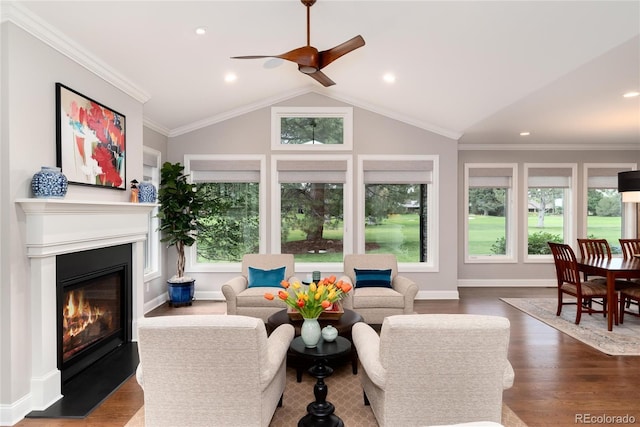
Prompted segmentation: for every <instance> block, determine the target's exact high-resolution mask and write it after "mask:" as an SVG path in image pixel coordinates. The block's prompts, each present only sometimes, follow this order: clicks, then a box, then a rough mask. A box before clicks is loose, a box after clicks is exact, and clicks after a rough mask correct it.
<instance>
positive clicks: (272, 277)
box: [248, 266, 287, 288]
mask: <svg viewBox="0 0 640 427" xmlns="http://www.w3.org/2000/svg"><path fill="white" fill-rule="evenodd" d="M286 269H287V267H286V266H282V267H278V268H274V269H271V270H262V269H260V268H255V267H249V277H248V281H249V284H248V287H249V288H261V287H270V288H275V287H280V282H282V281H283V280H284V273H285V270H286Z"/></svg>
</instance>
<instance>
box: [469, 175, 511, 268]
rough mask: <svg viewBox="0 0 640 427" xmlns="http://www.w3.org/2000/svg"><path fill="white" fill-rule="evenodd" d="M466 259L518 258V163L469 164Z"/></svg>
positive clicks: (471, 260) (503, 259) (500, 260)
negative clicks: (516, 202) (516, 204)
mask: <svg viewBox="0 0 640 427" xmlns="http://www.w3.org/2000/svg"><path fill="white" fill-rule="evenodd" d="M464 176H465V178H464V179H465V185H466V188H465V202H464V203H465V206H467V215H466V220H465V242H466V254H465V261H466V262H470V263H473V262H492V261H499V262H506V261H511V262H516V251H515V238H516V230H517V225H516V220H515V219H516V215H515V212H514V210H515V203H514V200H515V195H514V193H515V189H516V188H517V185H516V178H517V176H518V175H517V165H515V164H465V166H464Z"/></svg>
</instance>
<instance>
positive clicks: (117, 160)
mask: <svg viewBox="0 0 640 427" xmlns="http://www.w3.org/2000/svg"><path fill="white" fill-rule="evenodd" d="M125 123H126V122H125V116H124V115H122V114H120V113H118V112H117V111H115V110H113V109H111V108H109V107H107V106H105V105H103V104H101V103H99V102H97V101H94V100H93V99H91V98H88V97H86V96H85V95H82V94H81V93H79V92H76V91H75V90H73V89H71V88H69V87H67V86H65V85H63V84H62V83H56V143H57V161H58V166H59V167H60V168H61V169H62V173H63V174H65V176H66V177H67V179H68V181H69V184H79V185H91V186H97V187H104V188H113V189H117V190H126V149H125V148H126V127H125Z"/></svg>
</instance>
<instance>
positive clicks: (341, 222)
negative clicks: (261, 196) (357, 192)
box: [271, 155, 352, 271]
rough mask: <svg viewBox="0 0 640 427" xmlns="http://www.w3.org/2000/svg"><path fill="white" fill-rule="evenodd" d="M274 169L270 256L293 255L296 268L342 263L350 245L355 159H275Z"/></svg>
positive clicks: (333, 157)
mask: <svg viewBox="0 0 640 427" xmlns="http://www.w3.org/2000/svg"><path fill="white" fill-rule="evenodd" d="M272 168H273V176H274V177H276V179H275V180H274V185H275V188H274V189H273V191H272V195H273V204H272V206H273V209H274V210H275V211H276V212H277V214H276V215H274V216H273V224H272V227H271V230H272V242H273V247H272V252H273V253H291V254H294V256H295V260H296V263H313V264H314V265H316V266H317V263H342V260H343V257H344V254H345V253H350V252H351V245H352V244H351V235H350V233H348V232H347V231H346V230H347V225H348V224H350V221H351V216H350V212H351V209H350V207H349V206H348V204H349V200H350V199H351V198H350V196H349V194H350V188H351V185H350V182H349V179H348V177H349V176H350V173H349V172H350V171H351V157H350V156H335V155H332V156H323V155H315V156H273V157H272ZM277 236H280V238H279V239H278V237H277ZM316 269H317V268H316ZM312 270H313V268H312V269H311V270H309V271H312ZM302 271H304V269H303V270H302Z"/></svg>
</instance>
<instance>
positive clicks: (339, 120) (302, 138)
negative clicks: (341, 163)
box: [271, 107, 353, 151]
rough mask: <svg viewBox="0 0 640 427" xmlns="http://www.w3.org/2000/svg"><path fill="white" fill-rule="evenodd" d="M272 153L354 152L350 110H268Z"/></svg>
mask: <svg viewBox="0 0 640 427" xmlns="http://www.w3.org/2000/svg"><path fill="white" fill-rule="evenodd" d="M271 149H272V150H288V151H343V150H352V149H353V108H352V107H271Z"/></svg>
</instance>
